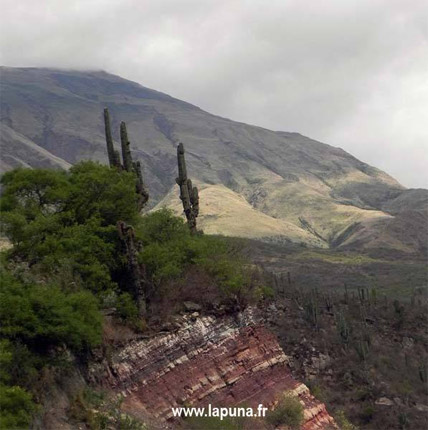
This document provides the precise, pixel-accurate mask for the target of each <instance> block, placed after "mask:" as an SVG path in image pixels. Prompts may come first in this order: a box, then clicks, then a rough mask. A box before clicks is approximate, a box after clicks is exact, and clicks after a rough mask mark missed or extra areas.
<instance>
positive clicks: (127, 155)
mask: <svg viewBox="0 0 428 430" xmlns="http://www.w3.org/2000/svg"><path fill="white" fill-rule="evenodd" d="M120 143H121V145H122V158H123V167H124V169H125V170H126V171H127V172H132V171H133V170H134V168H133V165H132V156H131V149H130V143H129V140H128V132H127V131H126V124H125V123H124V122H123V121H122V122H121V123H120Z"/></svg>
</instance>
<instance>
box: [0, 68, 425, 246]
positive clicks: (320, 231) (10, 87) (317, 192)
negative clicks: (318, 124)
mask: <svg viewBox="0 0 428 430" xmlns="http://www.w3.org/2000/svg"><path fill="white" fill-rule="evenodd" d="M1 86H2V90H1V92H2V101H1V105H2V108H1V122H2V123H3V124H5V126H6V127H8V128H9V129H10V130H13V132H14V133H17V135H19V136H21V138H19V139H18V138H17V137H16V136H15V137H14V138H12V137H11V135H12V134H13V133H12V132H11V131H9V133H6V132H4V131H2V133H1V145H2V148H3V150H2V153H5V154H6V160H5V159H4V157H3V156H2V164H1V168H2V169H3V170H8V169H10V168H13V167H17V166H18V165H20V164H21V165H29V166H32V167H61V168H64V167H67V166H68V165H70V164H73V163H75V162H77V161H79V160H81V159H94V160H99V161H101V162H106V160H107V157H106V151H105V144H104V127H103V123H102V109H103V108H104V107H105V106H107V107H108V108H109V110H110V113H111V117H112V128H113V138H114V140H115V142H116V147H118V144H117V142H118V124H119V122H120V121H122V120H123V121H125V122H126V123H127V126H128V130H129V135H130V140H131V147H132V148H133V152H134V158H136V159H138V160H140V161H141V162H142V165H143V168H144V172H145V177H146V180H147V182H148V185H149V188H150V192H151V208H153V207H155V206H157V207H159V206H162V205H166V206H169V207H172V208H174V209H175V210H176V211H180V206H179V205H178V206H177V196H176V194H177V193H176V192H174V190H175V187H176V186H175V183H174V178H175V169H176V160H175V146H176V144H177V143H178V142H179V141H182V142H183V143H184V144H185V148H186V154H187V161H188V165H189V175H190V176H191V177H192V179H194V180H195V181H196V182H197V183H198V184H199V185H200V186H201V187H202V188H203V190H205V194H206V201H205V203H206V205H202V206H201V215H200V219H199V220H200V225H201V226H202V227H203V228H204V229H205V230H206V231H207V232H212V233H222V232H227V234H228V235H234V229H235V232H236V231H238V230H239V231H242V230H246V231H247V232H248V234H249V235H251V234H252V235H253V236H246V237H258V238H264V239H266V238H267V239H269V238H271V239H272V240H276V239H275V238H282V239H281V240H290V241H292V242H302V243H306V244H307V245H310V246H321V247H343V248H347V247H348V246H351V247H352V248H355V247H356V248H359V249H361V248H364V249H366V248H373V247H381V248H383V247H386V248H394V249H398V250H400V251H402V252H407V253H412V252H421V251H422V252H425V251H426V240H425V238H424V235H425V237H426V233H425V231H426V226H425V227H424V226H423V223H424V221H421V218H420V216H422V217H425V216H426V209H427V207H428V197H427V196H428V191H426V190H423V189H406V188H405V187H403V186H402V185H401V184H399V183H398V182H397V181H396V180H395V179H394V178H392V177H391V176H389V175H388V174H386V173H384V172H382V171H381V170H379V169H377V168H375V167H372V166H370V165H368V164H366V163H364V162H361V161H360V160H358V159H357V158H355V157H354V156H352V155H351V154H348V153H347V152H346V151H344V150H343V149H341V148H337V147H333V146H331V145H328V144H325V143H321V142H318V141H316V140H313V139H310V138H307V137H305V136H303V135H301V134H300V133H296V132H285V131H272V130H268V129H265V128H263V127H259V126H252V125H247V124H245V123H241V122H235V121H233V120H231V119H228V118H223V117H220V116H218V115H212V114H209V113H207V112H205V111H203V110H202V109H200V108H199V107H197V106H194V105H192V104H190V103H187V102H184V101H181V100H179V99H176V98H174V97H171V96H169V95H167V94H164V93H161V92H158V91H156V90H151V89H149V88H146V87H144V86H142V85H140V84H138V83H135V82H132V81H130V80H126V79H123V78H120V77H118V76H115V75H111V74H109V73H107V72H104V71H90V72H87V71H86V72H85V71H68V70H62V69H49V68H44V69H39V68H30V69H27V68H18V69H15V68H2V69H1ZM5 126H3V129H4V127H5ZM24 138H25V139H27V140H25V139H24ZM24 141H25V142H24ZM29 142H32V143H33V144H34V145H29ZM29 146H31V151H30V149H29ZM5 148H6V149H7V151H5ZM37 148H41V149H40V150H37ZM34 151H36V152H34ZM46 151H47V152H46ZM61 160H63V161H61ZM221 186H222V187H224V188H222V187H221ZM229 190H230V191H231V192H232V193H235V194H230V192H229ZM237 196H240V197H242V198H243V199H244V200H245V201H246V202H247V203H248V205H249V206H250V207H247V206H246V205H245V204H243V203H242V202H241V201H240V200H239V198H238V197H237ZM201 202H202V203H203V200H201ZM225 202H228V203H227V204H229V208H226V207H225V206H224V205H223V206H222V203H224V204H226V203H225ZM241 203H242V204H241ZM230 205H232V206H233V208H232V209H231V208H230ZM409 208H410V209H411V210H410V212H411V213H410V215H409V211H408V210H407V209H409ZM214 209H215V210H214ZM404 210H406V213H407V215H406V216H405V217H403V216H402V213H403V211H404ZM213 211H214V212H213ZM228 211H231V213H234V217H235V218H236V217H237V219H239V220H241V221H242V225H241V226H239V228H238V226H237V225H236V222H233V221H232V219H233V217H231V216H230V213H229V214H228ZM240 211H241V212H240ZM253 211H254V212H253ZM250 212H251V214H252V215H251V216H250V218H251V220H252V221H251V222H250V221H248V220H249V219H250V218H248V217H249V215H248V214H249V213H250ZM245 214H246V215H247V219H246V220H247V221H248V222H245V216H244V215H245ZM421 214H422V215H421ZM266 217H269V220H268V219H267V218H266ZM422 219H424V218H422ZM274 220H278V222H276V221H274ZM409 220H410V221H411V224H412V225H411V229H410V230H411V231H413V230H415V231H418V232H419V233H420V232H421V231H422V234H419V239H415V240H414V241H413V242H411V243H409V241H408V240H407V239H406V237H405V236H406V235H407V232H406V231H403V228H402V226H401V227H400V225H401V224H403V223H404V224H406V225H407V226H408V224H409ZM413 223H414V225H413ZM269 225H270V226H271V231H270V232H269V228H268V226H269ZM355 225H357V227H358V228H356V227H355ZM279 226H281V227H279ZM352 226H354V227H352ZM351 227H352V228H353V229H354V230H355V232H354V233H353V232H352V228H351ZM421 229H422V230H421ZM346 232H348V233H349V234H350V236H349V235H348V236H347V235H346ZM356 232H358V235H359V236H361V235H363V236H364V237H365V238H366V239H365V240H364V241H363V243H361V241H358V240H357V238H356V237H354V236H355V234H357V233H356ZM363 232H364V233H363ZM373 233H376V234H375V235H373ZM242 234H243V233H240V234H237V235H238V236H239V235H242ZM308 234H309V236H308ZM379 235H381V236H382V237H381V240H380V239H379V237H378V236H379ZM345 236H346V240H344V239H343V238H344V237H345ZM374 236H376V237H374ZM416 236H418V235H416Z"/></svg>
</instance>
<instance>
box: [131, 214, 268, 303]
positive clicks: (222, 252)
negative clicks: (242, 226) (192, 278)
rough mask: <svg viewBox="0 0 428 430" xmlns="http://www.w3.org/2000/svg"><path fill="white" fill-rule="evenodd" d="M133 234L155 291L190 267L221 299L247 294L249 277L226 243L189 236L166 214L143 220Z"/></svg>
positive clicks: (149, 215)
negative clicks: (208, 279) (208, 281)
mask: <svg viewBox="0 0 428 430" xmlns="http://www.w3.org/2000/svg"><path fill="white" fill-rule="evenodd" d="M137 234H138V237H139V238H140V239H141V240H142V242H143V250H142V252H141V253H140V261H141V262H142V263H144V264H145V266H146V268H147V273H148V275H149V277H150V278H151V280H152V281H153V283H154V285H155V286H156V287H159V286H160V285H161V284H162V283H164V282H166V281H167V280H171V279H175V280H177V279H183V277H184V274H185V273H186V271H188V270H189V268H191V267H192V268H198V269H200V270H201V271H202V272H204V273H206V274H207V275H209V276H210V277H211V278H212V279H213V280H214V282H215V283H216V285H217V286H218V289H219V295H221V296H223V297H226V298H228V297H237V298H238V299H239V298H243V297H244V296H245V294H246V292H247V291H248V287H249V285H250V284H251V279H250V273H249V271H248V270H247V268H246V264H245V261H244V260H243V259H242V258H241V257H240V255H239V253H238V252H236V251H235V249H234V248H232V246H230V244H229V242H228V241H227V240H225V239H224V238H221V237H215V236H205V235H196V236H192V235H191V234H190V232H189V229H188V227H187V225H186V224H185V223H184V221H183V220H182V219H181V218H178V217H176V216H174V215H173V214H172V212H171V211H170V210H168V209H161V210H159V211H157V212H153V213H150V214H148V215H146V216H144V217H143V219H142V222H141V224H140V226H139V229H138V232H137ZM259 292H260V291H259ZM269 293H270V291H269V290H268V289H266V288H263V289H262V290H261V294H267V295H268V294H269Z"/></svg>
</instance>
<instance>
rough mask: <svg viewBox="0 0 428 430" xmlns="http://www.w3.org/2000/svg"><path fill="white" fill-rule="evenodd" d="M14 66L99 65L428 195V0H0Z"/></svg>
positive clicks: (7, 57)
mask: <svg viewBox="0 0 428 430" xmlns="http://www.w3.org/2000/svg"><path fill="white" fill-rule="evenodd" d="M2 11H3V12H4V13H3V16H2V21H3V22H2V30H1V33H2V34H1V36H2V37H1V53H2V62H3V64H5V65H9V66H56V67H58V66H59V67H70V68H92V69H105V70H107V71H109V72H112V73H117V74H119V75H121V76H123V77H126V78H129V79H132V80H136V81H138V82H140V83H141V84H143V85H145V86H147V87H151V88H154V89H157V90H160V91H164V92H166V93H169V94H171V95H173V96H175V97H178V98H181V99H184V100H186V101H189V102H191V103H194V104H196V105H198V106H200V107H201V108H203V109H205V110H208V111H210V112H212V113H215V114H218V115H222V116H226V117H230V118H232V119H234V120H240V121H245V122H248V123H252V124H256V125H260V126H264V127H268V128H272V129H275V130H287V131H299V132H301V133H303V134H306V135H308V136H310V137H313V138H315V139H319V140H322V141H324V142H326V143H330V144H332V145H335V146H340V147H342V148H344V149H345V150H347V151H348V152H350V153H352V154H353V155H355V156H357V157H358V158H361V159H362V160H364V161H367V162H369V163H370V164H373V165H375V166H378V167H380V168H383V169H384V170H386V171H387V172H388V173H390V174H392V175H394V176H395V177H396V178H397V179H398V180H400V181H401V182H402V183H403V184H404V185H406V186H414V187H416V186H427V179H428V178H427V174H426V173H425V171H426V166H427V165H428V158H427V155H426V154H427V153H428V139H427V138H428V132H427V129H426V126H425V124H424V118H423V112H426V110H427V107H428V79H427V70H428V56H427V55H426V54H425V53H426V52H428V49H427V48H428V34H427V26H426V22H428V5H427V3H426V2H425V1H424V0H420V1H418V0H407V1H399V0H347V1H343V0H324V1H320V2H313V1H309V0H308V1H298V0H278V1H275V0H270V1H269V2H266V1H262V0H253V1H242V0H241V1H238V0H217V1H211V0H206V1H200V0H163V1H155V0H153V1H146V0H143V1H139V0H122V1H108V0H87V1H83V0H82V1H58V0H49V1H46V0H45V1H44V2H43V3H34V2H33V1H30V0H21V1H20V2H19V5H17V2H16V1H9V0H6V1H5V0H3V1H2Z"/></svg>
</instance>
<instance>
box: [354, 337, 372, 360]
mask: <svg viewBox="0 0 428 430" xmlns="http://www.w3.org/2000/svg"><path fill="white" fill-rule="evenodd" d="M354 347H355V350H356V351H357V354H358V357H359V358H360V360H361V361H366V360H367V356H368V355H369V344H368V342H367V341H366V340H361V339H360V340H357V342H356V343H355V345H354Z"/></svg>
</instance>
